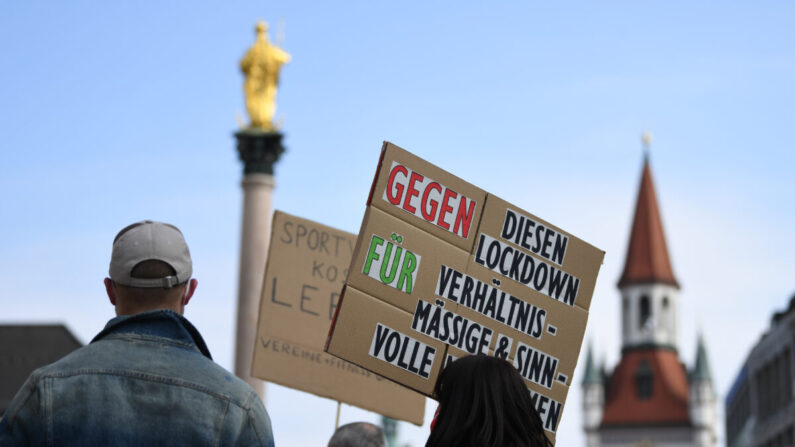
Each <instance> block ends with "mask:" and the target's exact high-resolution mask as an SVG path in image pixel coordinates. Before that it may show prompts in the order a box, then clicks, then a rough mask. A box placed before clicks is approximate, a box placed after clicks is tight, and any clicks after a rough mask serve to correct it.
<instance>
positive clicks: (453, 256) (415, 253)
mask: <svg viewBox="0 0 795 447" xmlns="http://www.w3.org/2000/svg"><path fill="white" fill-rule="evenodd" d="M360 234H362V235H364V236H362V238H361V241H360V242H361V243H362V244H363V245H362V246H361V247H358V248H357V250H356V255H355V256H354V257H353V260H352V261H351V265H350V268H349V269H348V270H349V271H350V273H349V274H348V279H347V284H348V286H350V287H353V288H355V289H358V290H360V291H362V292H365V293H367V294H369V295H372V296H376V297H378V298H379V299H381V300H383V301H386V302H387V303H389V304H392V305H393V306H396V307H398V308H400V309H403V310H405V311H407V312H414V308H415V307H416V304H417V299H418V297H425V298H426V299H429V300H431V299H433V291H434V289H435V288H436V278H435V276H434V273H435V272H437V271H438V270H439V267H440V266H441V265H442V262H445V263H447V264H448V265H453V266H455V267H458V268H461V269H463V268H465V267H466V265H467V262H468V260H467V256H468V253H467V252H466V251H464V250H461V249H460V248H457V247H455V246H453V245H450V244H447V243H444V242H442V241H440V240H439V239H438V238H435V237H433V236H431V235H430V234H428V233H426V232H424V231H422V230H420V229H419V228H417V227H415V226H413V225H410V224H408V223H406V222H405V221H402V220H399V219H396V218H395V217H393V216H392V215H390V214H387V213H385V212H383V211H381V210H379V209H377V208H368V209H367V212H366V213H365V216H364V220H363V222H362V228H361V230H360ZM396 239H397V240H396ZM398 241H399V242H398ZM387 255H388V256H387ZM407 258H410V259H407ZM398 286H399V287H398Z"/></svg>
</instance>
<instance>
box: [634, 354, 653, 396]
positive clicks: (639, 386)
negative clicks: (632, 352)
mask: <svg viewBox="0 0 795 447" xmlns="http://www.w3.org/2000/svg"><path fill="white" fill-rule="evenodd" d="M653 379H654V376H653V374H652V371H651V366H649V362H647V361H646V359H643V360H641V361H640V365H638V369H637V370H636V371H635V391H636V392H637V393H638V398H640V399H643V400H646V399H651V392H652V381H653Z"/></svg>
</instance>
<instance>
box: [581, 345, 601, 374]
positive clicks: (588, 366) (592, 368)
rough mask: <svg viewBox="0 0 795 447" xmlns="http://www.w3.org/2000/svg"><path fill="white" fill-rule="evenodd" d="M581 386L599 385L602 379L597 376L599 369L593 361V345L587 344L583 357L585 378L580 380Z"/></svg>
mask: <svg viewBox="0 0 795 447" xmlns="http://www.w3.org/2000/svg"><path fill="white" fill-rule="evenodd" d="M582 383H583V385H589V384H601V383H602V377H601V375H600V374H599V369H598V368H597V367H596V364H595V362H594V360H593V343H591V342H589V343H588V353H587V354H586V357H585V377H584V378H583V379H582Z"/></svg>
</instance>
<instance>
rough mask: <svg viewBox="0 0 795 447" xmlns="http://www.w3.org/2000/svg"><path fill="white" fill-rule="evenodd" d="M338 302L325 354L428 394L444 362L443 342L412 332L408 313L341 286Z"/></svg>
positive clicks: (410, 315)
mask: <svg viewBox="0 0 795 447" xmlns="http://www.w3.org/2000/svg"><path fill="white" fill-rule="evenodd" d="M341 303H344V304H341V305H340V308H339V313H338V315H337V316H336V318H335V320H334V321H335V324H334V327H333V329H332V330H333V333H331V334H329V343H328V345H327V346H326V350H327V351H328V352H330V353H332V354H334V355H336V356H337V357H341V358H354V359H356V362H355V363H356V364H358V365H360V366H362V367H364V368H367V369H368V370H370V371H373V372H375V373H377V374H380V375H382V376H384V377H388V378H390V379H392V380H394V381H396V382H398V383H400V384H402V385H405V386H407V387H409V388H411V389H413V390H417V391H418V392H420V393H422V394H425V395H431V394H432V393H433V386H434V385H435V384H436V378H437V376H438V375H439V371H440V369H441V366H442V363H443V361H444V354H445V345H444V343H440V342H438V341H436V340H433V339H431V338H429V337H427V336H425V335H423V334H420V333H417V332H415V331H412V330H411V322H412V314H411V313H409V312H406V311H404V310H401V309H398V308H397V307H395V306H392V305H391V304H388V303H385V302H383V301H381V300H378V299H376V298H374V297H372V296H369V295H367V294H365V293H363V292H360V291H358V290H356V289H354V288H352V287H346V289H345V291H344V292H343V298H342V301H341ZM362 353H364V355H361V354H362Z"/></svg>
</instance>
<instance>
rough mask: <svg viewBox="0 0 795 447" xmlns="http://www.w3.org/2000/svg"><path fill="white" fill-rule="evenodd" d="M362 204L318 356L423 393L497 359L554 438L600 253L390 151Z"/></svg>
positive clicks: (384, 155) (428, 166) (385, 153)
mask: <svg viewBox="0 0 795 447" xmlns="http://www.w3.org/2000/svg"><path fill="white" fill-rule="evenodd" d="M367 206H368V207H367V211H366V213H365V217H364V220H363V222H362V227H361V231H360V233H359V238H358V239H357V242H356V247H355V249H354V253H353V258H352V261H351V265H350V267H349V272H348V276H347V279H346V280H345V288H344V289H343V292H342V296H341V297H340V301H339V305H338V307H337V313H336V315H335V317H334V321H333V323H332V326H331V330H330V331H329V336H328V339H327V341H326V352H328V353H331V354H333V355H336V356H338V357H340V358H343V359H345V360H347V361H350V362H351V363H354V364H356V365H359V366H361V367H363V368H366V369H368V370H371V371H374V372H377V373H378V374H380V375H382V376H384V377H387V378H389V379H391V380H394V381H395V382H398V383H400V384H403V385H405V386H407V387H410V388H412V389H414V390H417V391H419V392H420V393H423V394H425V395H428V396H431V394H432V392H433V388H434V385H435V383H436V379H437V377H438V374H439V372H440V370H441V369H442V368H443V367H444V365H445V364H446V363H447V362H449V361H453V360H455V359H456V358H460V357H462V356H465V355H471V354H478V353H483V354H488V355H493V356H496V357H500V358H503V359H505V360H507V361H509V362H511V364H513V366H514V367H515V368H516V369H517V371H519V373H520V375H521V376H522V377H523V378H524V380H525V383H526V384H527V387H528V389H530V391H531V395H532V398H533V401H534V403H535V405H536V409H537V410H538V412H539V414H540V415H541V418H542V422H543V424H544V428H545V429H546V430H547V432H548V436H549V437H550V438H551V439H554V433H555V431H556V429H557V426H558V424H559V422H560V417H561V414H562V411H563V406H564V404H565V401H566V396H567V394H568V390H569V387H570V386H571V383H572V382H571V381H572V377H573V376H574V370H575V367H576V366H577V359H578V357H579V352H580V347H581V345H582V339H583V336H584V333H585V326H586V323H587V320H588V310H589V309H590V305H591V296H592V294H593V290H594V287H595V284H596V277H597V274H598V273H599V268H600V267H601V264H602V259H603V258H604V252H603V251H601V250H599V249H597V248H595V247H593V246H591V245H590V244H588V243H586V242H584V241H582V240H581V239H579V238H577V237H575V236H573V235H571V234H569V233H568V232H566V231H564V230H562V229H560V228H558V227H556V226H554V225H552V224H550V223H549V222H546V221H544V220H542V219H540V218H538V217H536V216H534V215H532V214H531V213H529V212H527V211H524V210H522V209H520V208H519V207H516V206H514V205H511V204H510V203H508V202H506V201H504V200H502V199H500V198H498V197H496V196H494V195H492V194H489V193H486V192H485V191H483V190H481V189H479V188H477V187H475V186H473V185H471V184H469V183H467V182H465V181H464V180H461V179H460V178H458V177H456V176H454V175H452V174H450V173H448V172H446V171H444V170H442V169H440V168H439V167H437V166H434V165H432V164H430V163H428V162H427V161H425V160H422V159H421V158H419V157H417V156H415V155H412V154H410V153H409V152H406V151H405V150H403V149H401V148H399V147H397V146H395V145H393V144H391V143H384V146H383V148H382V151H381V157H380V159H379V163H378V168H377V170H376V176H375V179H374V180H373V185H372V187H371V190H370V195H369V198H368V201H367Z"/></svg>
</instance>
